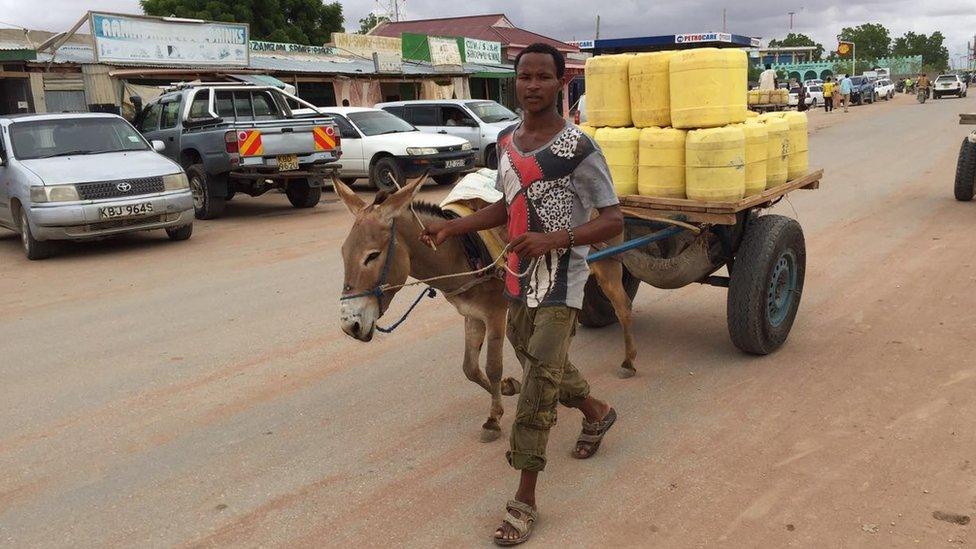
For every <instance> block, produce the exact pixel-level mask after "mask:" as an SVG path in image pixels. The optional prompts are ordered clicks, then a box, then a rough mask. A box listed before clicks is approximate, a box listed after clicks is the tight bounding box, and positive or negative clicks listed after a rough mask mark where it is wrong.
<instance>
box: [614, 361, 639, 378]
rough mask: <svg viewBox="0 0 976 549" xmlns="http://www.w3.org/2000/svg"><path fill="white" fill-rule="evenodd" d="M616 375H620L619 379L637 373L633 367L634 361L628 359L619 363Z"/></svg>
mask: <svg viewBox="0 0 976 549" xmlns="http://www.w3.org/2000/svg"><path fill="white" fill-rule="evenodd" d="M617 375H618V376H620V378H621V379H627V378H628V377H634V376H635V375H637V369H636V368H634V363H633V362H631V361H630V360H629V359H628V360H625V361H623V363H622V364H621V365H620V369H619V370H617Z"/></svg>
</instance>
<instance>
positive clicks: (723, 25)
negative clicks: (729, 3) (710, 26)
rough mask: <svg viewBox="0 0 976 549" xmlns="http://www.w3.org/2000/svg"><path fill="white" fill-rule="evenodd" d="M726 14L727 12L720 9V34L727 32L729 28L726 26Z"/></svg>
mask: <svg viewBox="0 0 976 549" xmlns="http://www.w3.org/2000/svg"><path fill="white" fill-rule="evenodd" d="M727 12H728V10H727V9H726V8H722V32H729V27H728V25H727V24H726V23H727V22H728V17H727V15H728V13H727Z"/></svg>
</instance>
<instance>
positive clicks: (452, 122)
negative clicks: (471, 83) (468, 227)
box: [376, 99, 519, 169]
mask: <svg viewBox="0 0 976 549" xmlns="http://www.w3.org/2000/svg"><path fill="white" fill-rule="evenodd" d="M376 108H377V109H383V110H385V111H387V112H390V113H393V114H395V115H397V116H399V117H400V118H402V119H404V120H406V121H407V122H409V123H410V124H412V125H414V126H416V127H417V129H419V130H420V131H422V132H425V133H439V134H444V135H454V136H457V137H461V138H464V139H466V140H468V142H469V143H471V148H472V149H473V150H474V151H475V154H476V159H477V163H478V165H479V166H486V167H488V168H491V169H496V168H497V167H498V150H497V147H496V142H497V141H498V133H499V132H500V131H502V130H504V129H505V128H507V127H509V126H511V125H512V124H514V123H515V122H516V121H517V120H518V119H519V117H518V115H516V114H515V113H513V112H512V111H510V110H508V109H507V108H505V107H504V106H502V105H500V104H498V103H496V102H494V101H484V100H479V99H442V100H436V101H425V100H418V101H396V102H391V103H379V104H377V105H376Z"/></svg>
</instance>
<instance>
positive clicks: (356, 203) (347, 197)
mask: <svg viewBox="0 0 976 549" xmlns="http://www.w3.org/2000/svg"><path fill="white" fill-rule="evenodd" d="M332 188H334V189H335V192H336V194H337V195H339V198H341V199H342V203H343V204H345V205H346V208H348V209H349V211H350V212H351V213H352V215H359V212H361V211H363V209H364V208H365V207H366V203H365V202H363V200H362V199H361V198H359V197H358V196H356V193H355V192H353V190H352V189H350V188H349V186H348V185H346V184H345V183H343V182H342V181H339V178H338V177H336V175H335V173H333V174H332Z"/></svg>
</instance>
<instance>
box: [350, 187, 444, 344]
mask: <svg viewBox="0 0 976 549" xmlns="http://www.w3.org/2000/svg"><path fill="white" fill-rule="evenodd" d="M426 179H427V178H426V175H425V176H422V177H420V178H418V179H414V180H410V181H408V182H407V184H406V185H404V186H403V188H401V189H400V190H399V191H397V192H395V193H393V194H388V193H386V192H382V191H381V192H379V193H377V195H376V199H375V200H374V202H373V203H372V204H369V205H367V204H366V203H365V202H363V201H362V200H361V199H360V198H359V197H358V196H356V193H354V192H353V190H352V189H350V188H349V187H348V186H346V185H345V184H344V183H342V182H341V181H339V180H338V179H337V178H336V177H335V176H334V175H333V177H332V183H333V185H334V188H335V191H336V194H338V195H339V198H341V199H342V202H343V203H345V205H346V208H348V209H349V211H350V212H351V213H352V214H353V216H354V217H355V218H356V220H355V221H354V222H353V224H352V229H350V231H349V236H347V237H346V241H345V242H343V243H342V262H343V264H344V268H345V280H344V282H343V286H342V298H341V301H340V305H339V321H340V324H341V325H342V331H343V332H345V333H346V334H348V335H350V336H352V337H354V338H356V339H359V340H361V341H369V340H371V339H373V332H374V331H375V329H376V321H377V320H378V319H379V318H380V317H381V316H383V313H384V312H386V308H387V307H388V306H389V304H390V301H391V300H392V299H393V295H394V294H395V293H396V290H387V291H383V287H384V286H398V285H400V284H403V283H404V282H405V281H406V280H407V276H409V274H410V253H409V251H408V250H407V244H406V243H405V242H403V241H402V240H400V241H398V238H397V227H396V219H397V217H399V216H400V214H401V213H402V212H403V211H404V210H405V209H406V208H408V207H409V206H410V202H411V201H412V200H413V197H414V195H415V194H416V193H417V191H418V190H420V188H421V187H422V186H423V183H424V181H425V180H426Z"/></svg>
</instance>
